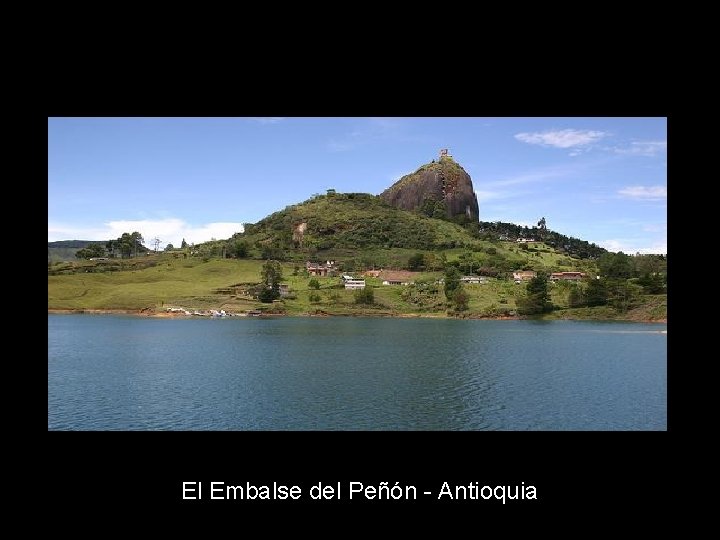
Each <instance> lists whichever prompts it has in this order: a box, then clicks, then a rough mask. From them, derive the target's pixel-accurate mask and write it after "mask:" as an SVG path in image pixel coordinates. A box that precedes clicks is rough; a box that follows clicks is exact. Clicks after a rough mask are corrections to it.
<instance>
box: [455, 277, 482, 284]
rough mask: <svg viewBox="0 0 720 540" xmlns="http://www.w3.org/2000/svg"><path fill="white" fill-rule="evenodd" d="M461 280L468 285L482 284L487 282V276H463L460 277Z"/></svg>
mask: <svg viewBox="0 0 720 540" xmlns="http://www.w3.org/2000/svg"><path fill="white" fill-rule="evenodd" d="M460 282H461V283H467V284H468V285H480V284H481V283H487V278H486V277H484V276H463V277H461V278H460Z"/></svg>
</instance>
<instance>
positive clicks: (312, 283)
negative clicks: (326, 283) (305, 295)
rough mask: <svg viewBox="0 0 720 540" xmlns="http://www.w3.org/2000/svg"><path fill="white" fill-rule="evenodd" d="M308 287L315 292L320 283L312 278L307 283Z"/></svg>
mask: <svg viewBox="0 0 720 540" xmlns="http://www.w3.org/2000/svg"><path fill="white" fill-rule="evenodd" d="M308 287H310V288H311V289H315V290H316V291H317V290H318V289H319V288H320V282H319V281H318V280H317V279H315V278H312V279H311V280H310V281H309V282H308Z"/></svg>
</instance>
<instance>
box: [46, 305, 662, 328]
mask: <svg viewBox="0 0 720 540" xmlns="http://www.w3.org/2000/svg"><path fill="white" fill-rule="evenodd" d="M48 315H133V316H136V317H152V318H156V319H192V318H196V317H197V316H196V315H186V314H184V313H173V312H168V311H156V310H155V309H153V308H142V309H88V308H48ZM232 316H234V317H243V318H244V317H250V316H249V315H247V314H245V313H243V314H242V315H238V314H233V315H232ZM255 317H258V316H257V315H256V316H255ZM259 317H377V318H381V317H389V318H393V319H458V320H478V321H482V320H486V321H522V320H535V319H532V318H523V317H508V316H498V317H477V316H475V317H473V316H468V317H448V316H447V315H443V314H440V313H437V314H435V313H417V314H416V313H401V314H397V315H391V314H388V313H382V314H379V313H378V314H372V313H357V314H354V313H347V314H345V313H343V314H332V313H322V314H317V313H302V314H297V315H289V314H284V313H267V314H265V313H264V314H262V315H259ZM208 318H212V317H208ZM537 320H562V321H615V322H637V323H645V324H651V323H658V324H667V319H652V320H649V319H590V318H578V319H573V318H562V319H537Z"/></svg>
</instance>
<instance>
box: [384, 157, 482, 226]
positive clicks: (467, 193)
mask: <svg viewBox="0 0 720 540" xmlns="http://www.w3.org/2000/svg"><path fill="white" fill-rule="evenodd" d="M380 197H382V199H384V200H385V201H386V202H388V203H389V204H391V205H393V206H395V207H397V208H402V209H404V210H413V211H417V212H421V213H423V214H425V215H427V216H431V217H447V218H451V219H452V218H457V217H460V216H465V217H466V218H467V219H469V220H471V221H478V219H479V214H478V202H477V196H476V195H475V190H474V189H473V185H472V180H471V179H470V175H469V174H468V173H466V172H465V169H463V168H462V167H461V166H460V165H459V164H458V163H456V162H455V161H454V160H453V159H452V158H451V157H442V158H440V161H439V162H437V163H428V164H427V165H423V166H422V167H420V168H419V169H418V170H417V171H415V172H414V173H412V174H408V175H406V176H403V177H402V178H401V179H400V180H398V181H397V182H395V183H394V184H393V185H392V186H390V187H389V188H388V189H386V190H385V191H383V192H382V193H381V194H380Z"/></svg>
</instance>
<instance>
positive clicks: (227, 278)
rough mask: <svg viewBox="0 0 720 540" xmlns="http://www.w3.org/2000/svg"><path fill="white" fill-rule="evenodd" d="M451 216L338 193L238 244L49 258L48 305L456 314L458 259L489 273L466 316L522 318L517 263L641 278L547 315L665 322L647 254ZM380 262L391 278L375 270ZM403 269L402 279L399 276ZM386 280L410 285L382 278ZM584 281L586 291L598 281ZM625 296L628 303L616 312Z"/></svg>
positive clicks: (290, 211)
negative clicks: (266, 276) (264, 275)
mask: <svg viewBox="0 0 720 540" xmlns="http://www.w3.org/2000/svg"><path fill="white" fill-rule="evenodd" d="M447 219H448V218H447V216H445V217H444V218H443V219H435V218H431V217H427V216H425V215H423V214H422V213H421V212H418V211H417V210H412V211H411V210H403V209H400V208H396V207H394V206H391V205H390V204H389V203H387V202H386V201H384V200H383V199H382V198H381V197H378V196H374V195H370V194H365V193H344V194H341V193H335V192H334V191H332V190H330V191H329V192H328V194H327V195H318V196H316V197H313V198H312V199H309V200H307V201H305V202H303V203H300V204H296V205H292V206H288V207H286V208H285V209H284V210H281V211H279V212H275V213H273V214H271V215H270V216H268V217H266V218H264V219H262V220H260V221H259V222H257V223H255V224H246V226H245V231H244V232H243V233H238V234H235V235H233V237H232V238H230V239H228V240H217V241H211V242H206V243H203V244H199V245H196V246H193V247H192V249H190V248H188V249H184V250H176V251H171V252H165V253H161V254H152V253H145V254H143V255H142V256H141V257H131V258H125V259H121V258H114V257H109V258H108V259H107V260H99V261H78V260H72V261H71V262H65V263H62V262H59V263H54V264H51V265H48V309H71V310H106V309H126V310H141V309H148V310H150V311H162V310H164V308H167V307H168V306H180V307H184V308H187V309H225V310H226V311H228V312H231V313H240V312H244V311H248V310H253V309H262V310H267V311H270V312H275V313H284V314H288V315H308V314H328V315H388V316H418V315H422V316H433V317H434V316H446V315H447V314H448V313H449V311H448V309H449V304H448V302H447V300H446V298H445V295H444V293H443V286H442V284H440V283H439V282H438V280H440V279H441V278H442V277H443V271H444V270H445V269H446V268H448V267H450V266H455V267H456V268H457V269H458V271H459V272H460V274H461V275H473V274H475V275H480V276H485V277H486V278H487V279H486V280H485V283H483V284H479V285H466V286H465V290H466V293H467V296H468V299H467V300H468V301H467V309H466V311H464V312H463V314H462V316H469V317H502V316H514V315H515V313H516V309H517V307H518V301H519V300H521V299H522V298H523V297H524V296H525V295H526V285H525V284H524V283H521V284H518V283H515V282H514V280H513V271H515V270H534V271H536V272H538V273H544V274H549V273H550V272H558V271H581V272H585V273H587V274H588V275H589V276H594V275H595V274H596V273H598V272H599V271H600V270H599V269H600V268H602V267H605V268H607V269H612V268H615V270H614V272H615V273H617V274H618V276H625V277H626V278H632V279H627V280H625V279H623V280H621V281H618V282H617V283H611V282H608V287H610V289H609V293H608V294H609V300H608V303H606V304H603V305H601V306H597V305H596V306H595V307H576V304H577V302H575V304H573V301H572V298H571V296H572V295H571V293H573V290H574V288H575V284H573V283H556V284H550V296H551V301H552V303H553V305H554V306H555V311H554V312H553V313H551V314H547V315H546V318H599V319H613V318H636V319H652V320H658V319H664V318H665V317H666V310H667V308H666V300H665V299H666V295H665V294H657V293H653V294H646V293H647V290H646V289H647V287H645V286H642V284H641V282H640V281H639V280H640V278H641V277H642V276H645V277H644V278H642V279H644V280H645V281H647V280H650V281H647V284H646V285H647V286H648V287H649V286H655V285H653V282H652V280H653V279H655V278H652V276H653V275H655V274H656V273H658V272H662V274H663V275H664V274H665V270H663V268H664V267H658V268H655V267H650V266H648V267H647V268H641V267H640V263H642V262H643V261H642V260H641V259H640V258H629V257H627V256H625V255H623V256H622V257H623V258H624V259H623V258H621V260H620V259H619V263H622V264H620V265H618V264H614V263H613V260H611V259H612V257H610V259H608V255H609V254H607V253H606V252H605V250H603V249H602V248H599V247H597V246H595V245H593V244H588V243H587V242H585V241H582V240H578V239H575V238H570V237H566V236H563V235H560V234H558V233H555V232H553V231H550V230H544V229H543V230H542V231H539V230H537V229H536V228H535V227H533V228H531V229H528V228H527V227H520V226H517V225H514V224H512V223H501V222H494V223H487V222H479V223H478V222H468V223H465V224H464V225H460V224H458V223H453V222H451V221H448V220H447ZM517 238H524V239H528V238H533V239H534V241H523V242H517ZM541 240H542V241H541ZM62 249H76V246H73V247H72V248H69V247H65V248H62ZM78 249H79V248H78ZM267 259H276V260H279V261H281V263H282V273H283V280H282V283H283V284H285V285H287V286H288V287H289V295H288V296H285V297H283V298H281V299H280V300H276V301H275V302H273V303H272V304H263V303H261V302H260V301H259V300H258V299H257V298H256V297H254V294H256V292H257V290H258V288H257V284H258V283H259V282H260V279H261V278H260V274H261V268H262V266H263V264H264V261H265V260H267ZM606 259H607V260H606ZM326 260H332V261H335V262H336V268H337V270H338V271H339V272H338V273H339V274H351V275H353V276H357V277H364V279H365V280H366V283H367V288H368V289H371V290H372V291H373V294H374V301H373V302H372V303H371V304H359V303H357V302H356V298H355V294H354V291H351V290H345V289H344V286H343V283H342V279H341V277H339V276H334V277H317V281H318V283H316V284H315V285H317V286H318V287H317V288H315V287H314V286H312V285H311V276H309V275H308V274H307V272H306V271H305V262H306V261H315V262H318V261H326ZM616 262H617V261H616ZM645 262H646V263H648V264H649V263H651V262H653V261H649V260H648V261H645ZM656 262H657V261H656ZM663 262H664V261H663ZM611 263H613V264H614V265H613V264H611ZM653 264H654V263H653ZM603 265H604V266H603ZM623 265H624V266H623ZM626 267H627V268H626ZM380 268H381V269H383V272H385V274H383V275H376V274H373V275H370V274H365V272H366V271H368V270H374V269H380ZM411 271H412V272H411ZM607 272H608V273H609V272H610V270H607ZM393 273H395V275H396V276H402V277H391V276H392V275H393ZM648 276H649V277H648ZM384 279H393V280H401V281H407V282H409V283H412V284H411V285H406V286H391V285H384V284H383V281H384ZM643 283H644V282H643ZM578 285H579V284H578ZM659 285H660V290H663V288H664V287H663V286H662V285H663V284H662V283H660V284H659ZM580 286H581V287H582V290H586V289H587V287H588V284H587V283H584V284H582V285H580ZM576 296H577V295H576ZM619 303H622V308H623V309H622V310H620V309H616V308H615V307H613V305H619ZM589 305H591V306H592V305H593V304H589Z"/></svg>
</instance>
